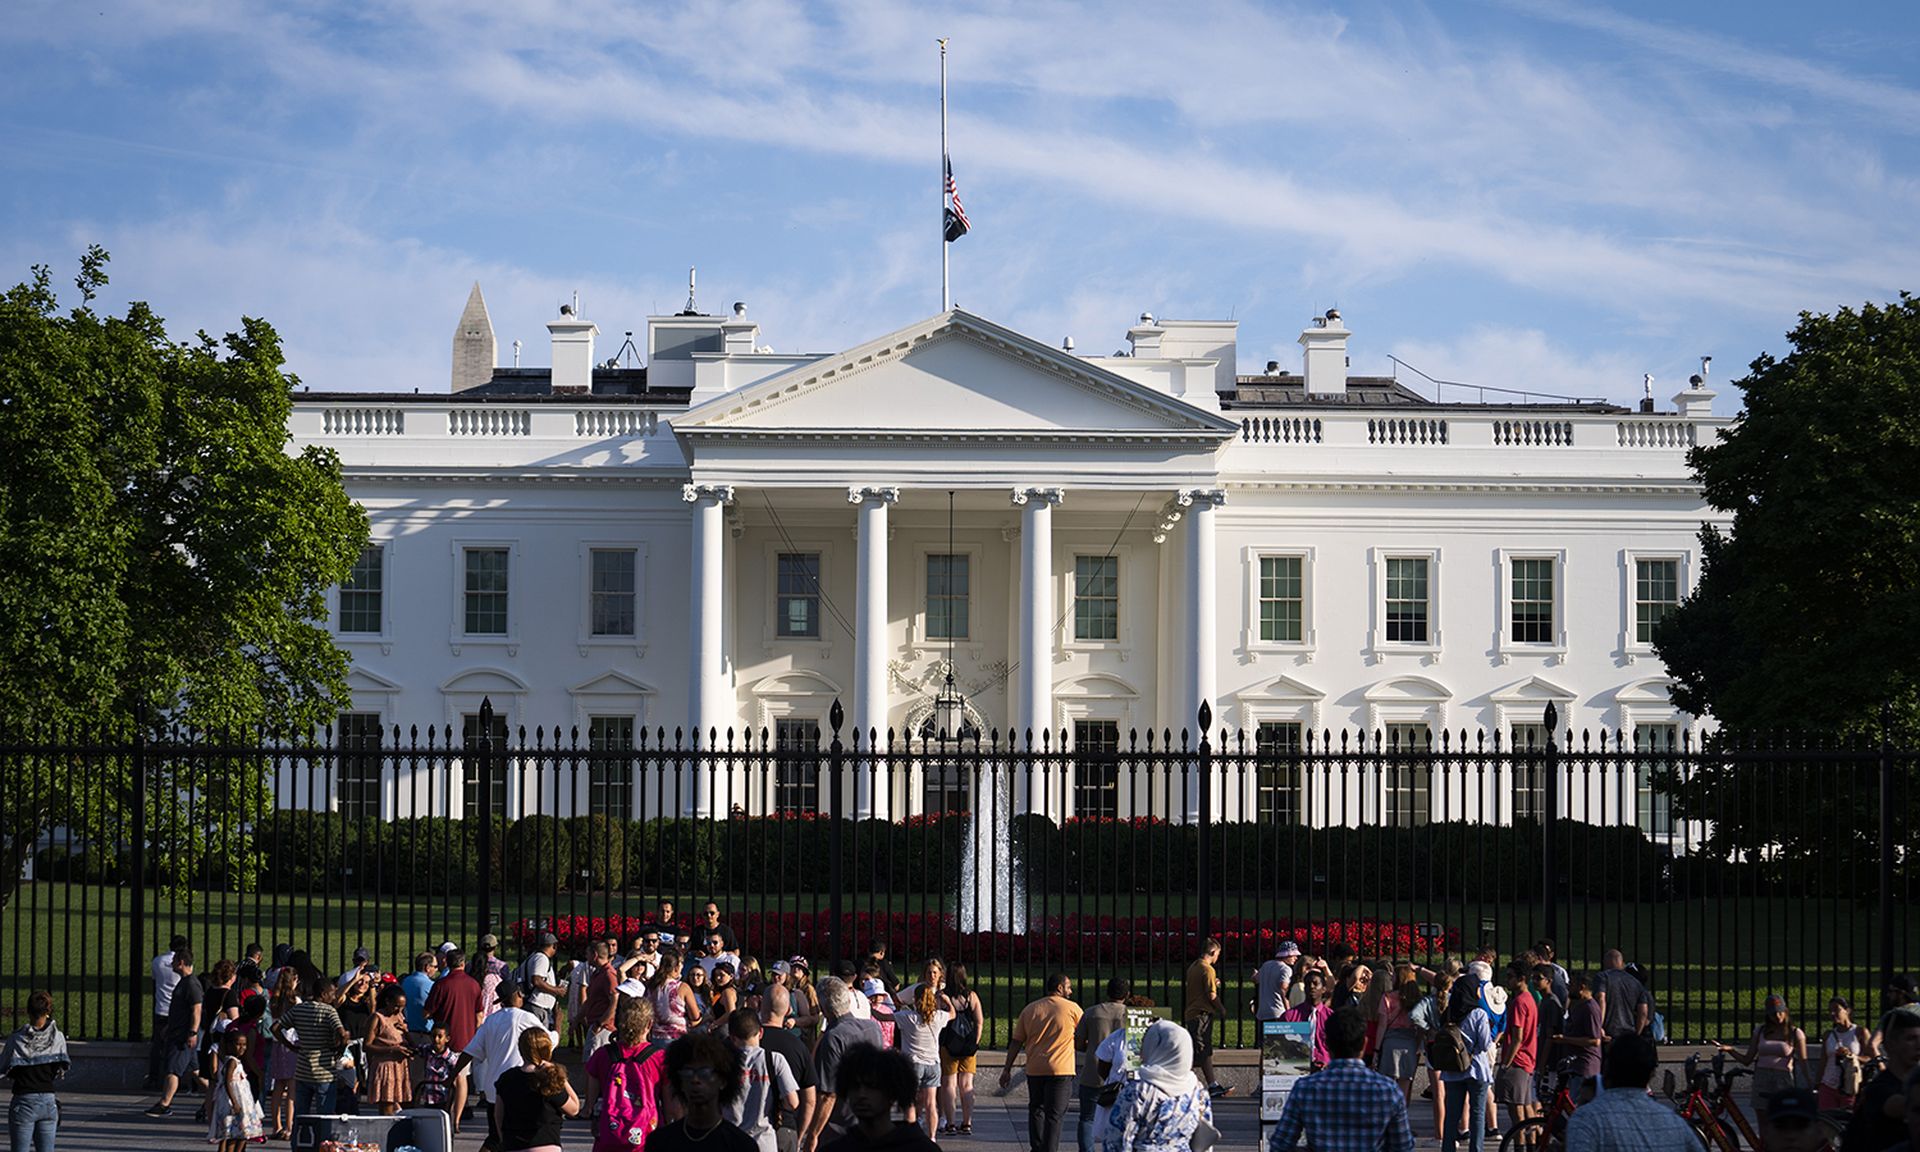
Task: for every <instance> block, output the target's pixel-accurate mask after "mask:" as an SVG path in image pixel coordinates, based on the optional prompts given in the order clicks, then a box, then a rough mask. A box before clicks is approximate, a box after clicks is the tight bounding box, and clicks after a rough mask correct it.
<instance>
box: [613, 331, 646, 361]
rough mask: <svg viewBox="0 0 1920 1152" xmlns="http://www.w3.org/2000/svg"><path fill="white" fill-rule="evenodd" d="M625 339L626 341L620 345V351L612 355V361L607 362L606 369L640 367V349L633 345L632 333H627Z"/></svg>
mask: <svg viewBox="0 0 1920 1152" xmlns="http://www.w3.org/2000/svg"><path fill="white" fill-rule="evenodd" d="M626 337H627V338H626V340H625V341H624V342H622V343H621V345H620V350H619V351H618V352H615V353H614V354H613V359H611V360H609V361H607V367H609V368H639V367H641V366H642V365H641V363H640V349H639V348H638V347H636V346H635V345H634V343H633V333H631V332H628V333H627V334H626Z"/></svg>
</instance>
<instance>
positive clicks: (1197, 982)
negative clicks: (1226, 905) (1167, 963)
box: [1180, 938, 1227, 1096]
mask: <svg viewBox="0 0 1920 1152" xmlns="http://www.w3.org/2000/svg"><path fill="white" fill-rule="evenodd" d="M1219 959H1220V941H1218V940H1214V939H1211V938H1209V939H1208V940H1206V941H1204V942H1203V943H1202V944H1201V945H1200V956H1199V958H1198V959H1196V960H1195V961H1194V962H1193V963H1192V964H1189V965H1188V966H1187V977H1186V983H1187V1003H1186V1008H1185V1009H1184V1010H1183V1011H1182V1012H1181V1015H1180V1019H1181V1022H1182V1023H1184V1024H1185V1025H1186V1027H1187V1031H1188V1032H1189V1033H1191V1034H1192V1036H1193V1051H1194V1059H1195V1060H1196V1061H1197V1063H1198V1065H1199V1068H1200V1072H1201V1074H1202V1075H1204V1076H1205V1077H1206V1085H1207V1091H1209V1092H1211V1093H1213V1094H1214V1095H1215V1096H1225V1095H1226V1094H1227V1086H1226V1085H1224V1084H1222V1083H1220V1080H1219V1078H1218V1077H1217V1076H1215V1075H1214V1073H1213V1024H1214V1021H1216V1020H1224V1019H1225V1018H1226V1005H1224V1004H1222V1003H1221V1002H1220V973H1219V972H1218V971H1216V970H1215V968H1214V964H1215V963H1216V962H1217V961H1219Z"/></svg>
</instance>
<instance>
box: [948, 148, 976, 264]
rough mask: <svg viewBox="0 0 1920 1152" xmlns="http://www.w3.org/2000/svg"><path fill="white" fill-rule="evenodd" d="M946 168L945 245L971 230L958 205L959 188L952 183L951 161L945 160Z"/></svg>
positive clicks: (959, 204) (964, 211)
mask: <svg viewBox="0 0 1920 1152" xmlns="http://www.w3.org/2000/svg"><path fill="white" fill-rule="evenodd" d="M945 163H946V167H947V223H946V235H947V243H949V244H951V243H953V242H954V241H955V240H958V239H960V237H962V236H965V235H966V234H967V233H968V232H970V231H972V230H973V225H972V224H970V223H968V222H967V210H966V208H964V207H963V206H962V205H961V203H960V186H959V185H957V184H955V183H954V182H953V161H952V159H950V158H949V159H946V160H945Z"/></svg>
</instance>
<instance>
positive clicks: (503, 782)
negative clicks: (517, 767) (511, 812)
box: [460, 712, 513, 820]
mask: <svg viewBox="0 0 1920 1152" xmlns="http://www.w3.org/2000/svg"><path fill="white" fill-rule="evenodd" d="M460 739H461V745H460V746H461V747H462V748H464V749H468V750H469V752H468V755H467V756H466V758H465V759H464V760H463V761H462V762H461V773H460V812H461V815H462V816H464V817H469V818H472V819H476V820H477V819H479V818H480V817H482V816H496V817H505V816H506V814H507V777H508V776H509V775H510V774H511V773H512V772H513V763H512V761H510V760H508V759H507V755H506V750H507V718H506V716H504V715H502V714H501V713H498V712H496V713H494V714H493V724H492V726H491V728H490V730H489V731H488V733H487V749H488V764H489V765H490V767H489V773H490V778H489V785H490V786H489V787H488V789H487V804H486V809H485V810H484V811H482V809H481V807H480V761H479V756H478V748H479V744H480V714H479V713H477V712H468V713H465V714H463V715H462V716H461V717H460Z"/></svg>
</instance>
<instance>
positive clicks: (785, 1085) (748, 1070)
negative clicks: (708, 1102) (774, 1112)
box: [722, 1008, 800, 1152]
mask: <svg viewBox="0 0 1920 1152" xmlns="http://www.w3.org/2000/svg"><path fill="white" fill-rule="evenodd" d="M763 1030H764V1026H763V1025H762V1024H761V1023H760V1018H759V1017H758V1016H756V1015H755V1014H754V1013H753V1011H752V1010H751V1009H747V1008H741V1009H738V1010H736V1011H735V1012H734V1013H733V1014H732V1015H731V1016H728V1017H727V1037H728V1039H730V1040H732V1041H733V1046H734V1047H735V1048H738V1049H739V1050H740V1063H741V1064H742V1065H743V1066H744V1069H745V1075H744V1079H745V1081H746V1087H745V1090H744V1091H742V1092H741V1093H740V1098H739V1099H738V1100H737V1101H735V1102H734V1103H733V1104H730V1105H725V1106H723V1108H722V1115H724V1116H725V1117H726V1118H727V1120H728V1121H729V1122H731V1123H732V1124H734V1125H735V1126H736V1127H738V1128H739V1129H740V1130H741V1131H742V1132H745V1133H746V1134H747V1135H748V1136H749V1137H750V1138H752V1140H753V1142H754V1143H755V1144H757V1145H759V1146H760V1152H778V1147H779V1139H778V1137H777V1136H776V1135H775V1133H774V1130H773V1122H772V1120H770V1119H769V1114H770V1109H769V1108H768V1107H767V1104H768V1102H769V1101H770V1100H774V1099H778V1100H779V1101H780V1107H781V1109H782V1110H783V1111H786V1112H792V1111H794V1110H795V1109H797V1108H799V1107H800V1083H799V1081H797V1080H795V1079H794V1076H793V1069H792V1068H790V1067H788V1065H787V1061H786V1057H784V1056H782V1055H780V1054H779V1053H778V1052H769V1051H767V1050H766V1049H765V1048H762V1047H761V1046H760V1036H761V1033H762V1032H763Z"/></svg>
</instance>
